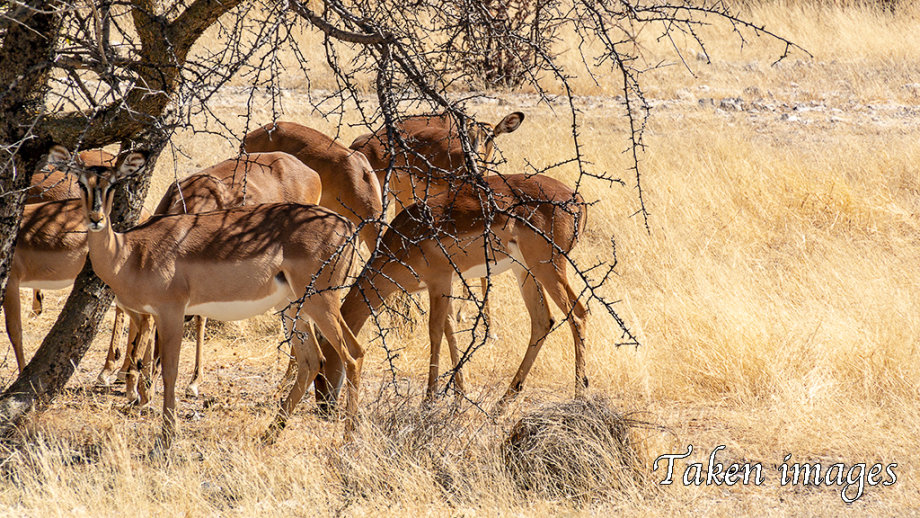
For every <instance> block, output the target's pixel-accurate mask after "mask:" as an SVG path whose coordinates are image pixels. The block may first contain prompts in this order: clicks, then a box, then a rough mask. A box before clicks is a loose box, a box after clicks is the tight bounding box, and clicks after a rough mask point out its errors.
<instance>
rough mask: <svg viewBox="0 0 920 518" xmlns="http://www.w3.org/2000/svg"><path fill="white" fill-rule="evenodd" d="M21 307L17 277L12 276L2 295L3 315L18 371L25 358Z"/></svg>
mask: <svg viewBox="0 0 920 518" xmlns="http://www.w3.org/2000/svg"><path fill="white" fill-rule="evenodd" d="M21 311H22V308H21V305H20V299H19V279H14V278H13V277H12V276H11V277H10V278H9V280H8V281H7V284H6V295H5V296H4V297H3V315H4V318H5V319H6V335H7V336H8V337H9V338H10V343H11V344H13V354H14V355H15V356H16V365H17V366H18V367H19V373H20V374H22V369H24V368H25V366H26V358H25V355H24V354H23V352H22V313H21Z"/></svg>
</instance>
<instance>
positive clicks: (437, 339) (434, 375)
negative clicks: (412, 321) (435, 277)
mask: <svg viewBox="0 0 920 518" xmlns="http://www.w3.org/2000/svg"><path fill="white" fill-rule="evenodd" d="M450 296H451V286H450V284H449V283H448V284H447V287H446V289H445V287H444V286H442V285H436V284H432V285H429V286H428V304H429V306H430V309H429V312H428V339H429V340H430V343H431V356H430V361H429V363H428V388H427V389H426V391H425V400H426V401H431V400H432V399H434V394H435V392H436V391H437V385H438V371H439V364H440V360H441V339H442V338H443V336H444V328H445V326H446V324H447V319H448V315H447V313H448V312H450V308H451V304H450ZM451 355H452V356H453V353H452V354H451Z"/></svg>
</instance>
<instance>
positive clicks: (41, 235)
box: [3, 150, 147, 373]
mask: <svg viewBox="0 0 920 518" xmlns="http://www.w3.org/2000/svg"><path fill="white" fill-rule="evenodd" d="M80 160H81V161H82V160H86V163H89V164H92V165H93V166H105V165H109V166H111V165H112V164H113V163H114V157H113V156H112V155H110V154H108V153H106V152H105V151H102V150H89V151H83V152H82V153H80ZM79 196H80V189H79V187H77V186H76V181H75V180H73V179H72V178H70V176H69V175H66V174H65V173H64V172H63V171H61V170H58V169H52V170H51V171H49V172H41V173H39V174H36V175H35V176H34V177H33V181H32V188H31V189H30V191H29V197H28V198H27V201H30V203H28V204H27V205H26V206H25V208H24V209H23V215H22V220H21V221H20V226H19V228H20V231H19V235H18V236H17V240H16V248H15V250H14V252H13V261H12V263H11V266H10V276H9V281H8V282H7V290H6V295H5V296H4V298H3V313H4V317H5V324H6V333H7V336H8V337H9V339H10V343H11V344H12V346H13V353H14V355H15V356H16V363H17V366H18V368H19V372H20V373H21V372H22V369H23V368H24V367H25V355H24V353H23V347H22V308H21V298H20V293H19V289H20V288H32V289H33V290H34V292H35V297H34V299H33V302H32V308H33V311H35V313H36V314H39V313H41V300H42V297H41V295H40V291H39V290H40V289H64V288H67V287H68V286H70V285H72V284H73V282H74V280H75V279H76V277H77V275H78V274H79V273H80V270H82V269H83V264H84V263H85V262H86V253H87V248H86V227H85V225H84V222H83V211H82V208H81V202H80V200H79ZM42 200H44V202H41V201H42ZM146 217H147V215H146V214H145V213H144V212H142V214H141V219H146ZM123 330H124V313H123V312H122V310H121V309H120V308H118V307H117V306H116V308H115V329H114V330H113V332H112V339H111V342H110V345H109V348H110V351H113V348H114V347H115V345H116V344H117V343H118V339H119V338H120V337H121V335H122V334H123ZM137 332H138V327H137V326H135V325H134V322H133V321H132V327H131V334H130V336H129V342H134V341H135V340H136V339H137ZM111 354H112V355H113V356H114V354H115V353H114V351H113V352H112V353H111Z"/></svg>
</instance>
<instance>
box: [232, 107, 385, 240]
mask: <svg viewBox="0 0 920 518" xmlns="http://www.w3.org/2000/svg"><path fill="white" fill-rule="evenodd" d="M242 148H243V150H244V151H246V152H247V153H257V152H267V151H284V152H286V153H290V154H291V155H294V156H295V157H297V158H298V159H300V161H301V162H303V163H304V164H306V165H308V166H309V167H311V168H312V169H313V170H315V171H316V172H317V174H319V177H320V179H321V180H322V184H323V196H322V199H321V200H320V202H319V205H322V206H323V207H326V208H328V209H332V210H333V211H335V212H338V213H339V214H341V215H342V216H344V217H345V218H347V219H348V220H349V221H351V222H352V223H354V224H355V225H357V226H358V228H359V229H360V230H359V235H360V236H361V240H362V241H364V243H365V244H366V245H367V247H368V249H369V250H373V249H374V243H375V242H376V240H377V225H375V224H374V223H372V222H373V221H374V220H377V219H378V218H379V217H380V214H381V212H382V206H383V205H382V204H383V202H382V195H381V191H380V184H379V183H378V182H377V177H376V176H375V175H374V171H373V170H372V169H371V166H370V164H369V163H368V161H367V158H365V157H364V155H363V154H361V153H356V152H354V151H352V150H350V149H348V148H346V147H345V146H343V145H342V144H339V143H338V142H336V141H335V140H333V139H331V138H329V137H327V136H326V135H324V134H322V133H320V132H319V131H316V130H314V129H312V128H308V127H306V126H302V125H300V124H296V123H293V122H283V121H278V122H275V123H273V124H266V125H265V126H262V127H261V128H259V129H257V130H255V131H252V132H251V133H249V134H248V135H246V136H245V137H244V138H243V144H242Z"/></svg>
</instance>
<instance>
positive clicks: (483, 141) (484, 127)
mask: <svg viewBox="0 0 920 518" xmlns="http://www.w3.org/2000/svg"><path fill="white" fill-rule="evenodd" d="M523 121H524V114H523V113H521V112H514V113H511V114H509V115H506V116H505V118H504V119H502V120H501V121H499V123H498V124H496V125H494V126H493V125H491V124H489V123H487V122H476V121H472V120H471V121H470V123H469V126H468V127H467V133H468V134H469V136H470V143H471V145H472V148H473V150H474V151H476V153H477V154H478V155H479V157H480V160H482V162H483V163H488V162H489V160H491V159H492V152H493V151H494V150H495V137H497V136H498V135H501V134H502V133H511V132H512V131H514V130H516V129H518V128H519V127H521V122H523ZM459 158H460V159H461V160H462V154H461V156H460V157H459ZM460 163H462V162H460Z"/></svg>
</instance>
